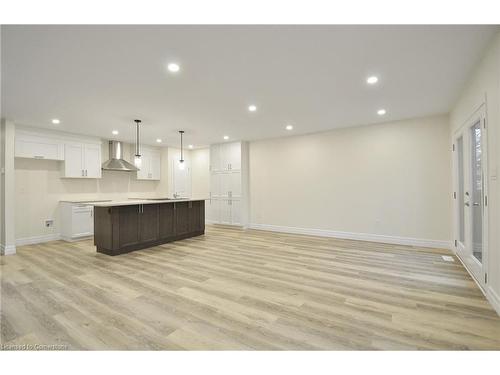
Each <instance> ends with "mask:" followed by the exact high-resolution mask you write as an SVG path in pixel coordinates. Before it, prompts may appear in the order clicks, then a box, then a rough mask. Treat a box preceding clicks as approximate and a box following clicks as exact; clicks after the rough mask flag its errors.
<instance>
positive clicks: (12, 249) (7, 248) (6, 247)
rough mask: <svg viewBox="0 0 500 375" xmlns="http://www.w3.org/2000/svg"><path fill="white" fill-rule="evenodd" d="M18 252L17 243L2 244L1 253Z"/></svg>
mask: <svg viewBox="0 0 500 375" xmlns="http://www.w3.org/2000/svg"><path fill="white" fill-rule="evenodd" d="M15 253H16V245H3V244H0V255H14V254H15Z"/></svg>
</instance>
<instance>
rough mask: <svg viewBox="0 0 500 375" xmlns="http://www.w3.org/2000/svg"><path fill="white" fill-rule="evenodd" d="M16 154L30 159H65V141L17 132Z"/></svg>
mask: <svg viewBox="0 0 500 375" xmlns="http://www.w3.org/2000/svg"><path fill="white" fill-rule="evenodd" d="M15 156H16V157H18V158H30V159H47V160H64V143H63V142H62V141H60V140H58V139H51V138H45V137H39V136H36V135H31V134H24V133H16V145H15Z"/></svg>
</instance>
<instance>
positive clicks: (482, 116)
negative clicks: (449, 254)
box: [451, 102, 489, 293]
mask: <svg viewBox="0 0 500 375" xmlns="http://www.w3.org/2000/svg"><path fill="white" fill-rule="evenodd" d="M478 121H480V124H481V127H482V131H483V134H482V140H481V141H482V150H481V151H482V160H481V164H482V171H483V197H482V199H483V202H482V205H483V208H484V211H483V218H482V219H483V224H482V226H483V228H482V229H483V233H482V244H483V249H482V251H483V254H482V263H481V265H482V267H481V275H479V279H478V278H477V277H476V275H475V273H474V272H473V270H472V269H471V268H470V267H469V263H470V262H471V261H476V262H477V263H479V262H478V261H477V260H476V259H474V256H472V255H471V256H470V257H471V259H470V260H469V259H463V257H462V254H461V253H460V252H459V251H458V247H457V245H456V243H458V237H459V211H458V210H459V207H458V202H459V201H458V191H459V188H458V187H459V186H458V184H459V181H458V163H457V154H456V152H457V151H458V147H457V144H456V141H457V139H458V138H459V136H460V135H463V134H467V131H468V130H469V129H470V128H471V127H472V126H473V125H474V124H476V123H477V122H478ZM451 141H452V201H453V205H452V206H453V220H452V223H453V247H452V248H453V252H454V253H455V255H457V257H458V258H459V260H460V262H461V263H462V264H463V265H464V267H465V269H466V270H467V272H468V273H469V274H470V275H471V277H472V278H473V279H474V281H475V282H476V283H477V284H478V285H479V287H480V289H481V290H482V291H483V293H484V292H485V291H486V289H487V284H488V283H486V282H485V274H487V273H488V248H489V246H488V242H489V241H488V240H489V238H488V232H489V231H488V228H489V220H488V217H489V174H488V124H487V112H486V102H483V103H482V104H481V105H480V106H479V107H478V108H477V109H475V110H474V112H473V113H472V114H471V115H470V116H469V117H468V118H467V120H465V121H464V122H463V123H462V125H461V126H460V127H459V128H458V129H456V130H455V131H454V132H453V134H452V139H451ZM469 146H470V144H467V145H465V147H464V149H466V148H467V147H469ZM454 193H456V194H457V196H456V197H455V196H454ZM484 197H488V198H487V200H488V204H487V205H486V204H485V201H484V199H485V198H484ZM469 229H470V228H466V230H469ZM455 241H457V242H455Z"/></svg>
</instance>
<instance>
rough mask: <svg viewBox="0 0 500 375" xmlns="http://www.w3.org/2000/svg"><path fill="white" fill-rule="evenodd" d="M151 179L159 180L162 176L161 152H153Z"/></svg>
mask: <svg viewBox="0 0 500 375" xmlns="http://www.w3.org/2000/svg"><path fill="white" fill-rule="evenodd" d="M149 166H150V172H149V173H150V178H149V179H150V180H159V179H160V178H161V154H160V153H159V152H152V153H151V162H150V165H149Z"/></svg>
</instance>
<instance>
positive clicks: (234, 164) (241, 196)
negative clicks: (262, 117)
mask: <svg viewBox="0 0 500 375" xmlns="http://www.w3.org/2000/svg"><path fill="white" fill-rule="evenodd" d="M206 221H207V222H208V223H214V224H225V225H237V226H247V225H248V143H246V142H231V143H220V144H215V145H211V146H210V196H209V200H208V201H207V202H206Z"/></svg>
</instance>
